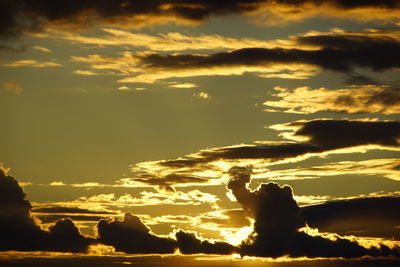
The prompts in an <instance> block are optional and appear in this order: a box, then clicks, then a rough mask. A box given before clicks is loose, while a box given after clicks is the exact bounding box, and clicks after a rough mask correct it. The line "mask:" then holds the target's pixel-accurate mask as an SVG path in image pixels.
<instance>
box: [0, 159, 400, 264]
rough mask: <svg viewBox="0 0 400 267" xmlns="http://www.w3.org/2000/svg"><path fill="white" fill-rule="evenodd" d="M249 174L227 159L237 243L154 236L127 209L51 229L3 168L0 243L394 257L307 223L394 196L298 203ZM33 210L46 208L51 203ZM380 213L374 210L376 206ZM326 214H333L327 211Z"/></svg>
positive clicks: (395, 251)
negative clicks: (85, 224)
mask: <svg viewBox="0 0 400 267" xmlns="http://www.w3.org/2000/svg"><path fill="white" fill-rule="evenodd" d="M251 174H252V169H251V168H250V167H233V168H231V169H230V170H229V175H230V177H231V179H230V181H229V182H228V184H227V189H228V190H229V191H230V192H231V193H232V194H233V195H234V197H235V198H236V199H237V201H238V202H239V203H240V204H241V205H242V207H243V212H244V213H243V215H244V216H247V217H249V218H252V220H253V224H252V225H251V227H252V229H253V230H252V232H251V233H250V234H249V235H248V237H246V238H245V239H244V240H243V241H242V243H241V244H240V245H239V246H234V245H231V244H229V243H227V242H223V241H211V240H207V239H203V238H201V237H198V236H197V234H196V233H195V232H187V231H183V230H177V231H176V232H175V233H174V236H173V237H166V236H158V235H156V234H154V233H152V232H151V230H150V229H149V228H148V227H147V226H146V225H145V224H144V223H143V222H142V221H141V219H140V218H139V217H137V216H135V215H132V214H130V213H127V214H125V217H124V218H123V219H122V220H120V219H116V218H114V219H101V220H100V221H99V222H98V223H97V226H96V228H97V237H96V238H92V237H86V236H83V235H82V234H81V233H80V232H79V229H78V228H77V227H76V226H75V225H74V224H73V222H72V221H71V220H70V219H68V218H63V219H59V220H57V221H56V223H55V224H53V225H51V226H50V227H49V230H43V229H42V228H41V227H40V225H39V224H38V222H36V221H35V218H34V217H33V216H32V215H31V214H30V211H31V205H30V203H29V201H27V200H25V194H24V192H23V191H22V189H21V187H20V186H19V185H18V182H17V181H16V180H15V179H14V178H13V177H11V176H9V175H7V170H6V169H4V168H2V169H1V176H0V190H1V193H2V194H1V202H0V203H1V207H0V208H1V217H0V225H1V228H0V229H1V234H2V236H3V237H4V238H5V239H4V240H3V241H4V242H2V246H1V250H6V251H7V250H19V251H61V252H85V251H87V250H88V248H89V246H90V245H94V244H98V243H100V244H105V245H109V246H112V247H114V248H115V250H116V251H122V252H125V253H134V254H172V253H175V251H176V250H178V249H179V251H180V252H181V253H183V254H222V255H229V254H232V253H240V254H241V255H242V256H244V255H250V256H260V257H272V258H277V257H281V256H285V255H286V256H290V257H294V258H295V257H310V258H314V257H334V258H339V257H340V258H360V257H363V256H372V257H396V258H398V257H400V250H399V247H397V246H396V245H392V246H387V245H385V244H384V243H380V242H375V244H373V245H368V246H367V245H363V244H362V243H360V242H358V241H357V239H356V238H355V237H341V236H339V235H337V234H327V233H325V234H321V233H318V231H316V230H315V229H311V228H309V227H308V226H307V221H310V225H312V226H317V227H321V228H322V229H325V230H327V229H330V230H332V228H329V227H328V228H326V225H329V223H335V222H337V221H338V220H339V221H340V219H343V218H346V217H347V216H349V213H351V214H353V215H354V211H355V210H356V211H358V212H359V213H360V214H361V215H360V216H361V217H362V216H363V215H364V216H366V217H364V219H365V218H367V217H368V218H369V216H372V214H371V212H372V213H374V212H373V211H371V209H368V210H367V211H366V210H363V209H362V207H365V203H364V202H369V203H371V204H372V203H373V204H374V205H380V204H382V203H386V204H387V203H390V205H391V204H396V203H397V202H398V198H377V199H375V200H373V199H361V200H353V201H350V202H346V203H345V202H338V203H336V204H335V203H327V204H322V205H320V206H312V207H308V208H305V209H302V208H300V207H299V206H298V205H297V203H296V201H295V200H294V198H293V192H292V189H291V187H289V186H283V187H281V186H279V185H278V184H276V183H268V184H261V185H260V186H259V187H258V188H257V189H256V190H250V189H249V188H248V184H249V183H250V181H251ZM379 203H380V204H379ZM369 207H371V206H370V205H369ZM396 207H397V206H393V209H395V210H396ZM71 209H72V208H65V209H62V208H58V212H77V213H80V212H87V211H86V210H80V209H76V208H75V209H72V210H71ZM397 209H398V208H397ZM39 211H42V212H49V211H50V212H52V211H53V209H50V210H49V209H42V210H40V209H39ZM392 212H393V210H390V209H389V210H388V211H387V212H386V215H387V216H388V218H389V220H392V221H393V222H394V221H396V220H397V219H398V218H397V217H396V216H397V214H398V213H397V212H396V211H394V213H392ZM381 213H382V212H379V211H378V210H375V213H374V214H381ZM93 214H96V212H93ZM332 214H336V216H334V218H332ZM393 216H394V217H393ZM353 217H354V216H353ZM396 218H397V219H396ZM384 220H386V219H384ZM349 228H352V226H351V225H350V226H349ZM335 230H338V229H337V228H336V229H335ZM342 231H343V229H342Z"/></svg>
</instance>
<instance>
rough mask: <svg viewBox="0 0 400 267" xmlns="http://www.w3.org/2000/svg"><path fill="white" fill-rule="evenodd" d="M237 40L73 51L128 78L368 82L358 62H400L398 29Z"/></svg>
mask: <svg viewBox="0 0 400 267" xmlns="http://www.w3.org/2000/svg"><path fill="white" fill-rule="evenodd" d="M188 38H189V37H188ZM190 38H194V40H195V38H196V37H190ZM190 38H189V39H190ZM221 38H222V37H221ZM227 40H228V39H227ZM176 42H177V43H179V41H176ZM235 42H236V43H238V45H237V46H238V48H237V47H235V46H236V44H235ZM235 42H233V43H232V47H233V48H232V49H230V50H229V51H222V52H214V53H200V54H199V53H170V54H165V53H156V52H149V51H147V52H130V51H125V52H123V53H121V54H120V56H119V57H105V56H101V55H98V54H93V55H89V56H86V57H82V56H81V57H76V56H73V57H72V58H71V60H72V61H75V62H82V63H87V64H89V65H90V68H91V71H99V70H102V71H108V72H110V71H113V72H114V73H115V74H117V75H120V76H123V77H122V78H121V79H120V80H119V82H122V83H128V82H132V83H154V82H156V81H160V80H163V79H171V78H185V77H193V76H211V75H243V74H245V73H253V74H255V75H257V76H259V77H263V78H285V79H307V78H309V77H312V76H315V75H317V74H318V73H319V72H320V71H322V70H328V71H333V72H340V73H345V74H346V75H348V76H349V77H350V78H351V79H353V80H359V81H361V80H362V81H364V82H365V81H367V80H368V77H364V76H362V75H360V74H358V73H357V72H356V70H357V69H358V68H364V69H369V70H372V71H384V70H392V71H393V70H396V69H398V68H399V67H400V65H399V63H398V61H397V60H396V59H395V58H396V57H395V56H394V55H396V53H397V51H399V49H400V34H399V32H398V31H395V30H373V29H371V30H366V31H364V32H347V31H343V30H340V29H334V30H332V31H331V32H327V33H323V32H308V33H305V34H300V35H295V36H290V38H289V39H288V40H275V41H265V42H270V43H271V44H273V45H271V44H269V45H264V46H246V47H244V48H242V46H241V44H240V40H238V39H235ZM259 42H261V44H262V42H263V41H259ZM256 43H257V42H256V41H255V40H254V44H256ZM268 46H269V47H268ZM149 48H151V47H149ZM229 48H230V47H226V48H225V50H227V49H229ZM176 49H178V48H176ZM214 50H215V49H214ZM371 55H373V56H371ZM355 82H356V81H355Z"/></svg>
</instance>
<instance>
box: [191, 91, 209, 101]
mask: <svg viewBox="0 0 400 267" xmlns="http://www.w3.org/2000/svg"><path fill="white" fill-rule="evenodd" d="M193 96H194V97H197V98H201V99H209V98H210V95H209V94H208V93H205V92H200V93H194V94H193Z"/></svg>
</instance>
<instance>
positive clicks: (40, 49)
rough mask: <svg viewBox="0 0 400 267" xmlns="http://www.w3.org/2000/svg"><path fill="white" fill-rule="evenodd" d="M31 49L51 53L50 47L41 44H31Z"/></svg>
mask: <svg viewBox="0 0 400 267" xmlns="http://www.w3.org/2000/svg"><path fill="white" fill-rule="evenodd" d="M32 49H35V50H37V51H40V52H44V53H51V50H50V49H48V48H46V47H43V46H33V47H32Z"/></svg>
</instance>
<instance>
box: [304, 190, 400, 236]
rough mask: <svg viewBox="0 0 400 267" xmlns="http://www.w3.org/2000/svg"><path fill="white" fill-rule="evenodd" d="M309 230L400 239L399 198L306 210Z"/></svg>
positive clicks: (358, 200)
mask: <svg viewBox="0 0 400 267" xmlns="http://www.w3.org/2000/svg"><path fill="white" fill-rule="evenodd" d="M301 216H302V217H304V218H305V220H306V221H307V224H308V225H309V226H310V227H313V228H318V229H319V230H320V231H324V232H333V233H338V234H341V235H349V234H352V235H356V236H367V237H384V238H387V239H392V238H394V239H396V240H400V229H398V228H396V226H398V224H399V220H400V198H399V197H366V198H355V199H348V200H337V201H329V202H326V203H323V204H319V205H313V206H306V207H303V210H302V215H301Z"/></svg>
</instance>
